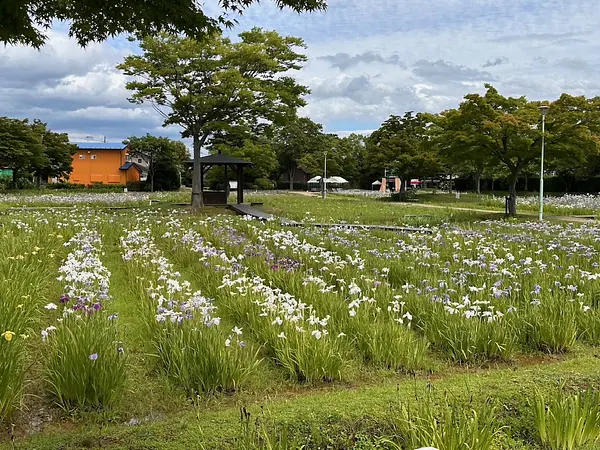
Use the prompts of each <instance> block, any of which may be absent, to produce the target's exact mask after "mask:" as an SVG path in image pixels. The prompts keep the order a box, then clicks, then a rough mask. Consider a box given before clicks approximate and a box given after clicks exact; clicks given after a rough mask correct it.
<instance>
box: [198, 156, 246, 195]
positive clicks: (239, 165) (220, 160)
mask: <svg viewBox="0 0 600 450" xmlns="http://www.w3.org/2000/svg"><path fill="white" fill-rule="evenodd" d="M218 166H222V167H224V168H225V179H224V183H223V184H224V190H222V191H221V190H216V191H205V190H204V175H206V173H207V172H208V171H209V170H210V169H212V168H213V167H218ZM248 166H252V163H251V162H250V161H246V160H244V159H240V158H236V157H235V156H229V155H223V154H222V153H217V154H215V155H208V156H204V157H202V158H200V173H201V174H202V176H201V177H200V192H201V193H202V200H203V203H204V204H205V205H212V206H225V205H227V200H228V198H229V170H232V171H233V172H234V173H235V174H236V180H237V204H238V205H239V204H241V203H244V167H248Z"/></svg>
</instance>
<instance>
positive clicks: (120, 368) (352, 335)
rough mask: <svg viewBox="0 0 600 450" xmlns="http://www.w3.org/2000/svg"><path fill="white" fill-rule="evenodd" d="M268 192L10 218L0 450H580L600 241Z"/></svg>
mask: <svg viewBox="0 0 600 450" xmlns="http://www.w3.org/2000/svg"><path fill="white" fill-rule="evenodd" d="M273 198H274V199H275V200H273ZM273 198H271V199H268V200H265V202H266V205H267V206H266V208H270V209H271V210H276V212H280V213H282V214H285V213H286V208H288V211H287V215H288V216H289V217H292V218H296V219H298V218H304V219H305V220H304V221H305V222H306V223H307V226H306V227H284V226H282V225H281V224H279V223H278V221H276V220H274V221H269V222H259V221H256V220H250V219H248V218H243V217H237V216H233V215H230V214H229V213H228V212H227V211H226V210H216V209H214V210H208V211H206V212H204V213H201V214H199V213H195V212H192V211H190V210H188V209H186V208H182V207H179V208H176V207H167V206H164V205H163V206H161V207H158V208H149V207H144V208H142V207H132V208H130V209H117V210H111V209H103V208H100V207H93V206H86V204H85V203H84V202H81V203H80V204H77V206H76V207H73V208H54V207H51V206H50V207H48V208H47V209H33V208H32V209H27V208H24V209H23V208H21V209H12V210H7V211H6V212H5V213H4V214H3V215H2V216H1V218H0V238H1V242H2V245H1V246H0V423H1V428H0V430H1V431H0V436H2V438H1V439H0V448H3V447H2V446H6V448H28V449H29V448H31V449H34V448H36V449H41V448H48V449H58V448H128V449H129V448H135V449H138V448H139V449H142V448H143V449H150V448H151V449H155V448H156V449H163V448H164V449H167V448H168V449H179V448H182V449H183V448H248V449H258V448H265V449H267V448H269V449H270V448H281V449H283V448H288V449H300V448H307V449H308V448H315V449H316V448H339V449H343V448H357V449H398V448H400V449H410V450H413V449H416V448H418V447H425V446H434V447H436V448H438V449H440V450H446V449H448V450H450V449H463V448H464V449H467V448H468V449H509V448H510V449H512V448H522V449H537V448H540V449H543V448H549V449H576V448H596V447H595V446H596V445H598V439H599V437H600V396H599V394H598V393H597V392H598V391H596V388H597V387H598V381H599V380H600V363H599V362H598V359H597V357H596V353H597V346H598V345H599V344H600V257H599V251H600V226H599V225H597V224H595V223H592V222H590V223H586V224H577V225H573V224H567V223H558V222H551V221H549V222H544V223H542V224H540V223H537V222H527V221H505V220H489V219H487V218H485V217H483V218H477V217H472V216H464V217H462V218H461V219H460V220H457V217H450V216H449V215H448V214H446V213H445V212H443V211H442V212H436V213H435V214H436V215H435V216H434V217H432V216H431V212H428V213H426V214H429V216H425V215H424V216H422V217H420V216H418V214H417V215H416V216H415V214H416V213H415V211H416V209H414V208H413V207H411V208H413V209H411V210H410V211H409V212H410V214H406V215H407V219H406V220H404V221H403V220H402V216H401V214H400V215H399V216H397V217H396V218H395V219H394V223H396V224H398V225H401V224H402V223H409V224H413V225H415V221H417V222H418V223H417V225H419V226H420V227H422V230H421V231H417V232H411V233H398V232H390V231H378V230H365V229H360V228H358V229H349V228H347V227H344V226H343V220H345V218H346V217H349V216H351V215H352V213H353V211H348V206H349V205H350V206H351V207H352V208H354V214H355V215H356V217H361V219H362V221H363V223H367V222H365V221H368V220H369V218H371V219H373V218H375V220H371V222H375V223H377V220H376V219H377V215H378V214H381V211H379V212H378V210H373V209H372V208H373V204H374V203H363V201H362V200H353V201H352V202H350V201H346V200H336V199H335V198H334V199H332V200H327V201H325V202H322V201H321V200H319V199H313V198H302V199H298V200H296V203H294V202H290V203H289V204H287V202H285V201H283V200H281V199H280V201H277V197H273ZM282 199H285V197H282ZM145 200H146V199H144V201H145ZM365 202H366V200H365ZM371 202H372V200H371ZM269 205H271V206H269ZM273 205H277V206H276V207H275V206H273ZM415 208H416V207H415ZM300 209H303V210H305V211H304V212H303V214H304V216H303V217H301V216H300V214H299V210H300ZM409 209H410V208H409ZM338 210H339V211H340V212H339V214H337V216H338V217H339V220H340V221H341V222H340V223H342V225H341V226H337V227H331V228H318V227H312V226H310V225H309V224H310V223H312V222H315V221H329V219H332V218H335V217H336V211H338ZM407 211H408V210H407ZM342 216H343V217H342ZM379 222H380V223H386V222H389V220H388V219H386V218H383V217H382V218H381V220H379Z"/></svg>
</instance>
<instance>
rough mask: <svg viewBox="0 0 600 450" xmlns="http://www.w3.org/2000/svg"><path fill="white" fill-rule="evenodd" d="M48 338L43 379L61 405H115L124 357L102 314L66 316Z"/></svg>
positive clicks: (84, 406)
mask: <svg viewBox="0 0 600 450" xmlns="http://www.w3.org/2000/svg"><path fill="white" fill-rule="evenodd" d="M48 341H49V350H48V352H49V354H48V355H47V363H46V371H45V380H46V382H47V385H48V389H49V392H50V394H51V395H52V397H53V398H54V400H55V402H56V403H57V404H58V405H60V406H61V407H63V408H65V409H68V410H70V409H74V408H82V409H95V408H100V407H107V406H112V405H115V404H117V403H118V402H119V400H120V399H121V396H122V394H123V390H124V386H125V384H124V383H125V372H126V359H125V355H124V350H123V348H122V347H121V344H120V342H119V340H118V336H117V331H116V327H115V326H114V325H113V324H111V323H110V322H109V321H108V319H107V318H106V316H104V315H102V314H99V315H92V316H87V317H79V316H76V315H70V316H68V317H66V318H65V319H64V320H63V322H62V323H61V324H60V326H59V327H58V328H57V330H53V332H52V334H51V336H50V337H49V338H48Z"/></svg>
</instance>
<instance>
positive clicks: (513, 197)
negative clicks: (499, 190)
mask: <svg viewBox="0 0 600 450" xmlns="http://www.w3.org/2000/svg"><path fill="white" fill-rule="evenodd" d="M508 215H509V216H511V217H514V216H516V215H517V175H511V176H510V178H509V179H508Z"/></svg>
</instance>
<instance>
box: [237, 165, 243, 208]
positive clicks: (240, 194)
mask: <svg viewBox="0 0 600 450" xmlns="http://www.w3.org/2000/svg"><path fill="white" fill-rule="evenodd" d="M237 202H238V205H239V204H241V203H244V166H243V165H241V164H240V165H238V166H237Z"/></svg>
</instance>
